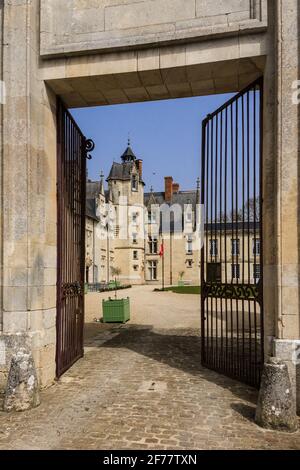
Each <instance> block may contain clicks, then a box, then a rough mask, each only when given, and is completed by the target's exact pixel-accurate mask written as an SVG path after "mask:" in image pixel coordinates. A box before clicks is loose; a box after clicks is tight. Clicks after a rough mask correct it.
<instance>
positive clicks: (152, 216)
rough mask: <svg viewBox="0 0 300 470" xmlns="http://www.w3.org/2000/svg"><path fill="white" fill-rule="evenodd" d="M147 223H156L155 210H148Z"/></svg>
mask: <svg viewBox="0 0 300 470" xmlns="http://www.w3.org/2000/svg"><path fill="white" fill-rule="evenodd" d="M148 224H156V212H155V211H154V210H152V209H150V210H149V211H148Z"/></svg>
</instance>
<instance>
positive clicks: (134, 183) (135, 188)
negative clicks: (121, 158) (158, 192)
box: [131, 175, 138, 191]
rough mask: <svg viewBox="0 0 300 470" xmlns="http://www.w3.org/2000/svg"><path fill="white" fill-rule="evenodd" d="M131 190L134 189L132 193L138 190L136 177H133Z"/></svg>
mask: <svg viewBox="0 0 300 470" xmlns="http://www.w3.org/2000/svg"><path fill="white" fill-rule="evenodd" d="M131 189H132V191H137V190H138V179H137V176H136V175H132V179H131Z"/></svg>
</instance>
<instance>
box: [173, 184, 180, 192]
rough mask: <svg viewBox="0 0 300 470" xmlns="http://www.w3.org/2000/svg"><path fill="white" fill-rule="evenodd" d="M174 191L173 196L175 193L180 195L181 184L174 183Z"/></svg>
mask: <svg viewBox="0 0 300 470" xmlns="http://www.w3.org/2000/svg"><path fill="white" fill-rule="evenodd" d="M172 191H173V194H174V193H179V183H173V185H172Z"/></svg>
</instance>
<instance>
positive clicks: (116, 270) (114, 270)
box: [111, 267, 122, 299]
mask: <svg viewBox="0 0 300 470" xmlns="http://www.w3.org/2000/svg"><path fill="white" fill-rule="evenodd" d="M121 272H122V271H121V269H120V268H118V267H112V268H111V274H112V276H113V277H114V278H115V299H117V290H118V289H117V278H118V276H120V274H121Z"/></svg>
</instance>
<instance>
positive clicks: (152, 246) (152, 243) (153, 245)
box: [148, 237, 158, 255]
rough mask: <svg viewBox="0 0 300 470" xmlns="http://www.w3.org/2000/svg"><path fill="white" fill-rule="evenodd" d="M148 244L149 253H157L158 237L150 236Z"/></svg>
mask: <svg viewBox="0 0 300 470" xmlns="http://www.w3.org/2000/svg"><path fill="white" fill-rule="evenodd" d="M148 245H149V253H150V254H151V255H156V254H157V247H158V242H157V238H152V237H149V241H148Z"/></svg>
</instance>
